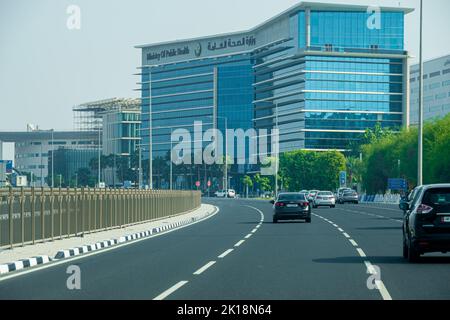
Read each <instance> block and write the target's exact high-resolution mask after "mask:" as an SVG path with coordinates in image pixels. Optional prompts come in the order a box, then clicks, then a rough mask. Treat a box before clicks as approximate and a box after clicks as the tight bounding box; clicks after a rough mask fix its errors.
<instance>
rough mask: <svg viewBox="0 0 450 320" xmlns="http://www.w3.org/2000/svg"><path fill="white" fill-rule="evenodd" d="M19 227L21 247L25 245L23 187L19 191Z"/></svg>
mask: <svg viewBox="0 0 450 320" xmlns="http://www.w3.org/2000/svg"><path fill="white" fill-rule="evenodd" d="M20 227H21V228H20V229H21V230H20V231H21V240H22V247H23V246H24V245H25V191H24V189H23V187H22V188H21V190H20Z"/></svg>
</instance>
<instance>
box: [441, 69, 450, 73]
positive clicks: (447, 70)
mask: <svg viewBox="0 0 450 320" xmlns="http://www.w3.org/2000/svg"><path fill="white" fill-rule="evenodd" d="M449 73H450V69H445V70H444V71H442V74H449Z"/></svg>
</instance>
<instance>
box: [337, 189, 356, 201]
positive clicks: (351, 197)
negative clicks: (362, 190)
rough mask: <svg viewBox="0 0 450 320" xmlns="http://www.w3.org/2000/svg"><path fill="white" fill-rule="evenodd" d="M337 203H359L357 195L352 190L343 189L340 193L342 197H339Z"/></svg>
mask: <svg viewBox="0 0 450 320" xmlns="http://www.w3.org/2000/svg"><path fill="white" fill-rule="evenodd" d="M339 203H341V204H344V203H355V204H358V203H359V195H358V193H357V192H356V191H354V190H351V191H349V190H347V191H344V193H343V194H342V197H341V198H340V199H339Z"/></svg>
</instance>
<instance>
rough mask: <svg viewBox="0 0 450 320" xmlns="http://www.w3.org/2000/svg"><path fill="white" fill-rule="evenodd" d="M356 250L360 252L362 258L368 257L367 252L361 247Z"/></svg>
mask: <svg viewBox="0 0 450 320" xmlns="http://www.w3.org/2000/svg"><path fill="white" fill-rule="evenodd" d="M356 251H358V254H359V255H360V256H361V257H362V258H365V257H367V255H366V253H365V252H364V251H363V250H362V249H361V248H356Z"/></svg>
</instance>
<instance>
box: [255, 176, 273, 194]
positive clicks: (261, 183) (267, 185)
mask: <svg viewBox="0 0 450 320" xmlns="http://www.w3.org/2000/svg"><path fill="white" fill-rule="evenodd" d="M255 182H256V184H257V185H258V187H259V189H260V190H262V191H265V192H267V191H272V190H273V188H272V183H271V181H270V179H269V178H268V177H265V176H261V175H260V174H259V173H257V174H256V175H255Z"/></svg>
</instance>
